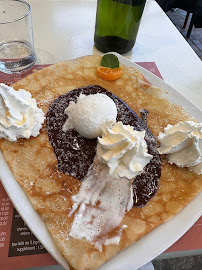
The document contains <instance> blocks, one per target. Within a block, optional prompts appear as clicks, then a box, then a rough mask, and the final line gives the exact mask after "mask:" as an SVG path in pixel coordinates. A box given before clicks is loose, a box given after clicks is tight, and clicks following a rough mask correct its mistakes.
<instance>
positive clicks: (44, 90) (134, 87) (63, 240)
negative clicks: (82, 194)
mask: <svg viewBox="0 0 202 270" xmlns="http://www.w3.org/2000/svg"><path fill="white" fill-rule="evenodd" d="M100 63H101V57H100V56H85V57H81V58H78V59H75V60H71V61H65V62H61V63H58V64H56V65H52V66H49V67H47V68H44V69H43V70H41V71H38V72H35V73H33V74H32V75H30V76H28V77H26V78H24V79H22V80H20V81H18V82H16V83H15V84H13V85H12V86H13V87H14V89H15V90H18V89H25V90H28V91H30V93H31V94H32V96H33V97H34V98H35V99H36V101H37V103H38V106H39V107H40V108H42V110H43V112H44V113H45V114H46V113H47V111H48V108H49V105H50V103H51V102H52V101H53V100H54V99H55V98H57V97H58V96H60V95H62V94H65V93H67V92H68V91H70V90H73V89H76V88H79V87H84V86H88V85H100V86H102V87H103V88H105V89H107V90H108V91H110V92H112V93H114V94H115V95H116V96H118V97H119V98H120V99H122V100H123V101H124V102H125V103H126V104H127V105H128V106H129V107H130V108H131V109H132V110H133V111H135V112H136V113H137V114H138V115H139V111H140V110H144V109H146V110H148V112H149V115H148V127H149V128H150V129H151V131H152V133H153V134H154V135H155V136H156V137H157V136H158V134H159V132H163V129H164V127H166V126H167V125H168V124H172V125H175V124H177V123H178V122H179V121H185V120H190V119H191V117H189V116H188V115H187V114H186V112H184V111H183V109H182V108H181V107H179V106H177V105H173V104H170V103H169V102H168V101H167V100H166V99H164V98H162V97H161V95H160V90H159V89H156V88H155V87H152V86H151V84H150V83H148V82H147V81H146V80H145V79H144V77H143V76H142V75H141V73H140V72H138V71H137V70H135V69H134V68H129V67H126V66H124V65H122V64H121V67H122V68H123V71H124V72H123V75H122V77H121V78H120V79H118V80H116V81H113V82H112V81H111V82H110V81H105V80H103V79H101V78H99V77H98V75H97V74H96V68H97V67H98V66H99V65H100ZM0 148H1V150H2V152H3V155H4V157H5V159H6V161H7V163H8V164H9V167H10V169H11V171H12V173H13V175H14V177H15V179H16V180H17V181H18V183H19V184H20V185H21V187H22V188H23V190H24V191H25V192H26V194H27V196H28V198H29V200H30V201H31V203H32V205H33V207H34V209H35V210H36V211H37V212H38V213H39V214H40V215H41V217H42V219H43V221H44V222H45V224H46V226H47V228H48V230H49V231H50V234H51V235H52V237H53V239H54V241H55V244H56V245H57V248H58V249H59V251H60V252H61V254H62V255H63V256H64V257H65V258H66V260H67V261H68V262H69V264H70V265H71V267H73V268H75V269H77V270H84V269H85V270H87V269H89V270H93V269H97V268H98V267H100V266H101V265H103V264H104V263H105V262H106V261H108V260H109V259H111V258H112V257H114V256H115V255H116V254H117V253H119V252H120V251H121V250H123V249H125V248H126V247H128V246H130V245H131V244H133V243H135V242H136V241H138V240H139V239H140V238H141V237H143V236H145V235H146V234H148V233H149V232H151V231H152V230H153V229H155V228H156V227H157V226H159V225H160V224H161V223H163V222H165V221H168V220H169V219H171V218H172V217H173V216H175V215H176V214H177V213H178V212H179V211H180V210H182V209H183V208H184V207H185V206H186V205H187V204H188V203H189V202H190V201H191V200H192V199H193V198H195V196H196V195H197V194H198V193H199V192H200V191H201V189H202V175H201V176H199V175H196V174H194V173H193V172H190V171H189V170H188V169H187V168H178V167H177V166H175V165H170V164H168V162H167V160H166V158H165V157H163V158H162V176H161V179H160V182H159V190H158V192H157V194H156V195H155V196H154V197H153V198H152V199H151V200H150V201H149V202H148V203H147V204H146V206H144V207H142V208H137V207H133V208H132V210H130V211H129V212H127V213H126V214H125V216H124V218H123V220H122V221H121V224H120V225H119V227H118V228H115V229H114V230H113V231H111V232H110V233H109V235H110V236H113V235H115V234H116V233H117V231H119V230H121V227H122V225H127V227H125V229H124V230H123V231H122V237H121V240H120V243H119V245H107V246H103V249H102V252H99V251H98V250H97V249H96V248H95V246H94V245H93V244H91V243H90V242H87V241H86V240H85V239H81V240H79V239H74V238H72V237H70V236H69V231H70V228H71V223H72V221H73V216H71V217H68V214H69V212H70V209H71V206H72V204H73V203H72V200H71V196H72V195H74V194H77V193H78V191H79V188H80V185H81V182H80V181H79V180H78V179H76V178H73V177H71V176H68V175H66V174H64V173H61V172H60V171H59V170H58V167H57V164H58V162H57V159H56V156H55V154H54V151H53V147H52V146H51V144H50V142H49V138H48V134H47V131H46V126H45V124H44V126H43V128H42V129H41V131H40V135H39V136H38V137H36V138H33V137H31V138H30V139H28V140H26V139H18V141H17V142H14V143H13V142H9V141H6V140H3V139H2V140H0Z"/></svg>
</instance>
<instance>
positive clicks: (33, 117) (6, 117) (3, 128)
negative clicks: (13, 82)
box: [0, 83, 45, 141]
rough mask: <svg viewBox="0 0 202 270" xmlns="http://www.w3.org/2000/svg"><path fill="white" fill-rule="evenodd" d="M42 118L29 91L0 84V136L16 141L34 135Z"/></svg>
mask: <svg viewBox="0 0 202 270" xmlns="http://www.w3.org/2000/svg"><path fill="white" fill-rule="evenodd" d="M44 119H45V118H44V113H43V111H42V110H41V109H39V108H38V107H37V103H36V100H35V99H34V98H32V96H31V94H30V92H28V91H25V90H22V89H20V90H19V91H15V90H14V89H13V87H10V86H7V85H5V84H3V83H1V84H0V138H4V139H7V140H9V141H16V140H17V139H18V138H26V139H28V138H29V137H30V136H34V137H36V136H37V135H38V134H39V130H40V129H41V127H42V124H43V122H44Z"/></svg>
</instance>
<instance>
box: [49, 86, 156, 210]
mask: <svg viewBox="0 0 202 270" xmlns="http://www.w3.org/2000/svg"><path fill="white" fill-rule="evenodd" d="M97 93H102V94H106V95H107V96H109V97H110V98H111V99H112V100H113V101H114V102H115V104H116V107H117V112H118V113H117V121H122V122H123V124H124V125H131V126H133V127H134V129H135V130H138V131H141V130H145V131H146V132H145V140H146V142H147V146H148V152H149V154H151V155H153V158H152V160H151V161H150V163H149V164H147V166H146V167H145V170H144V172H143V173H142V174H141V175H139V176H137V177H136V178H135V180H134V182H133V191H134V198H133V201H134V203H133V205H134V206H139V207H142V206H144V205H145V204H146V203H147V202H148V201H149V200H150V199H151V198H152V197H153V196H154V194H155V193H156V191H157V189H158V182H159V179H160V176H161V161H160V155H159V153H158V151H157V143H156V139H155V137H154V135H153V134H152V133H151V131H150V130H149V128H148V127H147V115H148V112H147V111H142V112H141V118H142V119H140V118H139V117H138V116H137V114H136V113H135V112H134V111H133V110H131V109H130V108H129V107H128V105H127V104H126V103H124V102H123V101H122V100H121V99H119V98H118V97H117V96H115V95H114V94H112V93H111V92H108V91H107V90H105V89H104V88H102V87H101V86H98V85H91V86H87V87H82V88H79V89H75V90H72V91H70V92H68V93H67V94H64V95H61V96H59V97H58V98H57V99H55V100H54V101H53V102H52V103H51V105H50V107H49V110H48V113H47V116H46V126H47V131H48V135H49V140H50V142H51V144H52V146H53V148H54V151H55V154H56V157H57V159H58V168H59V170H60V171H61V172H63V173H65V174H68V175H71V176H73V177H75V178H77V179H79V180H83V179H84V177H85V176H86V174H87V172H88V169H89V167H90V165H91V164H92V163H93V159H94V157H95V154H96V146H97V139H86V138H84V137H82V136H81V135H79V133H78V132H77V131H76V130H75V129H72V130H68V131H67V132H63V131H62V126H63V125H64V123H65V121H66V119H67V115H66V114H65V113H64V110H65V109H66V108H67V107H68V105H69V102H70V101H74V102H76V101H77V97H79V95H80V94H84V95H90V94H97ZM92 113H93V112H92Z"/></svg>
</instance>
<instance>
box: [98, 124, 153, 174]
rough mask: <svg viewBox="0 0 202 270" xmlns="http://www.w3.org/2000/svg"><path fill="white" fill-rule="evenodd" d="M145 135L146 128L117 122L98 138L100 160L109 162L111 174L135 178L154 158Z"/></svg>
mask: <svg viewBox="0 0 202 270" xmlns="http://www.w3.org/2000/svg"><path fill="white" fill-rule="evenodd" d="M144 137H145V131H144V130H143V131H137V130H134V129H133V127H132V126H129V125H123V123H122V122H117V123H116V124H115V125H113V126H112V127H107V128H106V130H105V131H104V133H103V135H102V138H98V146H97V156H98V160H99V161H100V162H101V163H105V164H107V166H108V167H109V173H110V174H111V175H114V176H119V177H126V178H127V179H132V178H135V177H136V176H137V175H139V174H141V173H142V172H143V170H144V167H145V166H146V165H147V164H148V163H149V162H150V160H151V159H152V158H153V156H152V155H150V154H149V153H148V149H147V144H146V141H145V139H144Z"/></svg>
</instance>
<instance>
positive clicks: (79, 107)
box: [63, 94, 117, 139]
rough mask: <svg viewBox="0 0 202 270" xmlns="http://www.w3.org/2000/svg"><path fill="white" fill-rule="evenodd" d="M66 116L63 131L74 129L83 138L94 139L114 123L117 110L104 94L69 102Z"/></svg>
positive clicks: (80, 97) (81, 96) (82, 96)
mask: <svg viewBox="0 0 202 270" xmlns="http://www.w3.org/2000/svg"><path fill="white" fill-rule="evenodd" d="M65 113H66V114H67V116H68V119H67V120H66V122H65V124H64V125H63V131H64V132H66V131H67V130H69V129H73V128H75V129H76V131H77V132H78V133H79V134H80V135H81V136H83V137H85V138H88V139H94V138H97V137H98V136H101V135H102V129H103V128H105V127H106V126H108V125H112V124H114V123H115V122H116V116H117V108H116V105H115V103H114V101H113V100H112V99H111V98H110V97H108V96H107V95H104V94H95V95H87V96H86V95H83V94H81V95H80V96H79V97H78V98H77V102H76V103H75V102H73V101H71V102H70V103H69V106H68V107H67V108H66V109H65Z"/></svg>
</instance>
